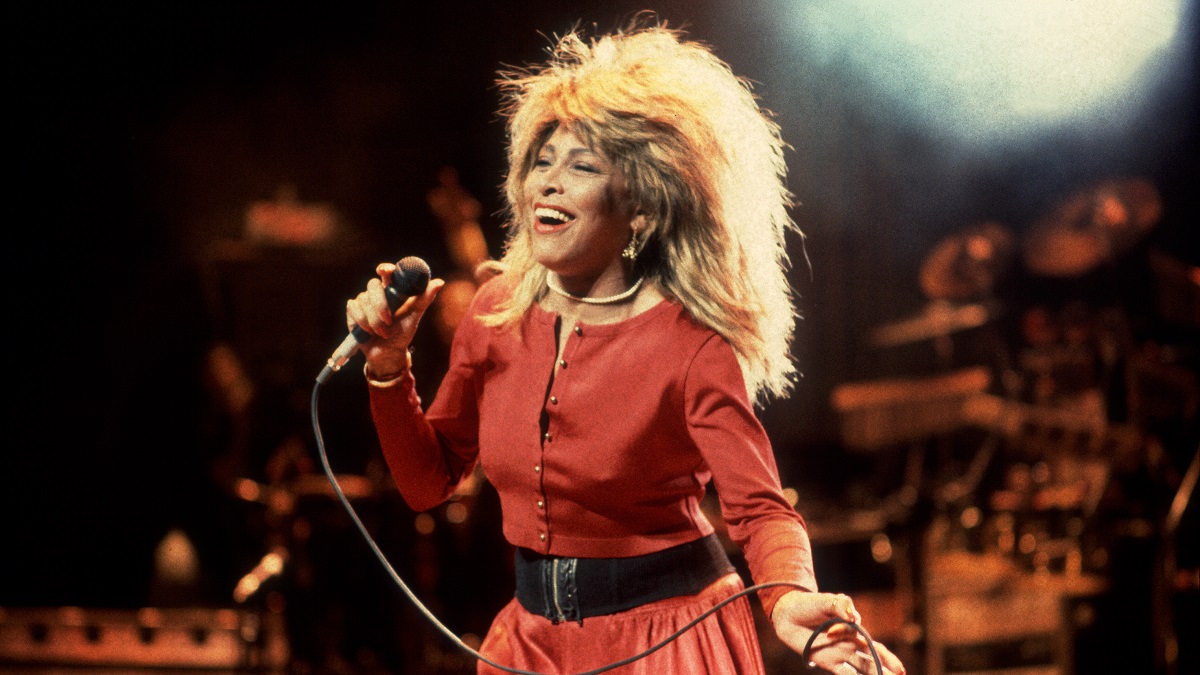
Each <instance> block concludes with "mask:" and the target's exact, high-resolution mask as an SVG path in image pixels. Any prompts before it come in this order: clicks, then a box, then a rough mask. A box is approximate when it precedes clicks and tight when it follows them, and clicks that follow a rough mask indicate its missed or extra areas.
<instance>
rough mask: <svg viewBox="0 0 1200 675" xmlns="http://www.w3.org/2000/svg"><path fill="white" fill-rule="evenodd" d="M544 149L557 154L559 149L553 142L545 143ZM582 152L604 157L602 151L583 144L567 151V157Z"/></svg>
mask: <svg viewBox="0 0 1200 675" xmlns="http://www.w3.org/2000/svg"><path fill="white" fill-rule="evenodd" d="M542 151H543V152H550V153H554V154H557V152H558V149H557V148H555V147H554V145H553V144H551V143H546V144H545V145H543V146H542ZM582 154H588V155H592V156H595V157H598V158H602V155H600V153H598V152H596V151H595V150H592V149H591V148H586V147H583V146H579V147H575V148H571V149H570V150H568V151H567V157H574V156H576V155H582Z"/></svg>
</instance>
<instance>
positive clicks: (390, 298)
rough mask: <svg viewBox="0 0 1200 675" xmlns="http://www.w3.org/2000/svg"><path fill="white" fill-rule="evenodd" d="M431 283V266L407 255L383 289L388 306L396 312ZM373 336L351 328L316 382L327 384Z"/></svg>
mask: <svg viewBox="0 0 1200 675" xmlns="http://www.w3.org/2000/svg"><path fill="white" fill-rule="evenodd" d="M428 284H429V265H428V264H427V263H426V262H425V261H424V260H421V259H420V258H418V257H416V256H408V257H407V258H403V259H401V260H400V262H398V263H396V271H394V272H392V282H391V283H390V284H388V285H387V288H385V289H383V293H384V295H386V296H387V303H388V307H389V308H390V309H391V310H392V311H393V312H395V311H396V310H397V309H399V308H400V305H403V304H404V301H405V300H407V299H408V298H410V297H412V296H414V295H420V294H421V293H424V292H425V286H426V285H428ZM370 339H371V334H370V333H368V332H367V331H365V330H363V329H362V328H361V327H359V326H355V327H354V328H352V329H351V330H350V334H349V335H347V336H346V339H345V340H342V344H341V345H339V346H338V348H337V349H336V350H334V352H333V355H332V356H330V357H329V360H328V361H326V362H325V368H324V369H323V370H322V371H321V374H320V375H318V376H317V382H318V383H320V384H324V383H325V380H327V379H329V376H330V375H331V374H333V373H336V372H337V371H339V370H341V368H342V366H344V365H345V364H346V362H347V361H349V360H350V357H352V356H354V354H355V353H356V352H357V351H358V348H359V347H360V346H361V345H362V344H363V343H365V342H366V341H367V340H370Z"/></svg>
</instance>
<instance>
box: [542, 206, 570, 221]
mask: <svg viewBox="0 0 1200 675" xmlns="http://www.w3.org/2000/svg"><path fill="white" fill-rule="evenodd" d="M534 215H536V216H537V218H538V220H542V221H546V220H554V221H557V222H560V223H566V222H570V221H572V220H575V216H572V215H571V214H569V213H563V212H562V211H559V210H558V209H552V208H549V207H545V206H539V207H538V208H537V209H535V210H534Z"/></svg>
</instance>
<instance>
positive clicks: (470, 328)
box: [370, 277, 817, 674]
mask: <svg viewBox="0 0 1200 675" xmlns="http://www.w3.org/2000/svg"><path fill="white" fill-rule="evenodd" d="M505 292H506V289H505V286H504V278H503V277H499V278H497V279H495V280H493V281H491V282H489V283H488V284H486V285H485V286H484V287H483V288H482V289H480V291H479V293H478V294H477V295H476V297H475V300H474V302H473V304H472V307H471V310H470V311H469V312H468V314H467V318H466V319H464V320H463V322H462V323H461V324H460V326H459V329H458V333H457V334H456V336H455V339H454V344H453V346H452V348H451V356H450V367H449V370H448V371H447V373H446V375H445V377H444V379H443V381H442V383H441V385H440V387H439V389H438V393H437V395H436V397H435V398H434V401H433V403H432V404H431V405H430V406H429V409H428V411H423V410H422V408H421V402H420V400H419V398H418V397H417V395H416V393H415V389H414V382H413V380H412V377H411V376H410V375H405V376H404V377H402V378H400V379H398V380H395V381H393V382H389V383H387V384H385V385H380V384H377V383H373V384H372V386H371V388H370V389H371V393H370V397H371V409H372V415H373V418H374V421H375V425H376V429H377V431H378V433H379V439H380V444H381V447H382V448H383V452H384V457H385V459H386V460H387V463H388V466H389V468H390V469H391V472H392V475H393V478H394V479H395V481H396V484H397V487H398V488H399V490H400V492H401V494H402V495H403V496H404V499H405V500H406V501H407V502H408V504H409V506H410V507H412V508H413V509H414V510H417V511H423V510H427V509H430V508H432V507H434V506H436V505H438V504H440V503H441V502H442V501H444V500H445V499H447V498H448V497H449V496H450V495H451V493H452V492H453V491H454V488H455V487H456V485H457V484H458V482H459V481H460V480H461V479H462V477H463V476H465V475H467V474H468V472H470V470H471V469H472V468H473V466H474V463H475V462H476V461H480V462H482V465H483V469H484V472H485V473H486V475H487V477H488V479H489V481H491V483H492V484H493V485H494V486H495V488H496V490H497V492H498V494H499V496H500V501H501V506H502V510H503V523H504V534H505V537H506V538H507V539H508V541H510V542H511V543H512V544H514V545H516V546H521V547H525V548H528V549H532V550H534V551H537V552H538V553H542V554H546V555H553V556H570V557H579V558H589V557H608V558H611V557H617V558H619V557H631V556H638V555H644V554H648V553H654V552H657V551H661V550H664V549H666V548H669V547H672V546H676V545H679V544H683V543H686V542H690V541H694V540H696V539H699V538H700V537H703V536H706V535H708V534H710V533H712V532H713V527H712V524H711V523H709V522H708V520H707V518H706V517H705V516H704V514H703V513H702V512H701V509H700V500H701V498H702V497H703V495H704V490H705V486H706V485H707V484H708V482H709V480H710V479H711V480H712V482H713V484H714V486H715V488H716V491H717V495H718V497H719V501H720V504H721V510H722V515H723V517H724V519H725V521H726V523H727V525H728V527H729V535H730V537H731V538H732V539H733V541H734V542H735V543H737V544H738V545H739V546H741V548H742V550H743V552H744V554H745V556H746V560H747V562H748V564H749V567H750V572H751V575H752V576H753V578H754V580H755V582H756V583H763V582H767V581H786V582H791V583H793V584H795V585H796V586H798V587H800V588H804V589H806V590H811V591H815V590H816V589H817V586H816V580H815V578H814V576H813V572H812V556H811V548H810V546H809V541H808V535H807V532H806V530H805V527H804V522H803V520H802V519H801V518H800V516H799V515H798V514H797V513H796V512H795V510H794V509H793V508H792V507H791V506H790V505H789V504H788V502H787V501H786V499H785V498H784V497H783V495H782V490H781V489H780V485H779V475H778V471H777V469H776V465H775V460H774V456H773V454H772V451H771V445H770V442H769V440H768V439H767V436H766V433H765V431H764V430H763V428H762V425H761V424H760V423H759V421H758V419H757V418H756V417H755V415H754V412H753V408H752V407H751V405H750V403H749V401H748V398H747V394H746V390H745V385H744V383H743V380H742V374H741V369H740V367H739V365H738V362H737V358H736V356H735V355H734V352H733V349H732V347H730V346H729V344H728V343H727V342H726V341H725V340H724V339H722V338H721V337H720V336H719V335H717V334H716V333H714V332H713V331H712V330H710V329H708V328H706V327H704V326H702V325H700V324H699V323H698V322H696V321H695V320H694V319H692V318H691V316H690V314H689V313H688V312H687V311H686V310H685V309H684V308H683V307H682V306H681V305H680V304H678V303H677V302H674V301H671V300H664V301H663V302H661V303H659V304H658V305H656V306H655V307H653V308H651V309H649V310H647V311H645V312H642V313H641V314H638V315H637V316H635V317H633V318H631V319H628V320H625V321H622V322H619V323H614V324H602V325H590V324H578V325H575V326H568V327H564V328H565V329H566V330H567V332H566V336H567V337H566V339H567V342H566V345H565V348H564V351H563V355H562V360H561V362H560V363H558V364H557V365H558V372H557V374H555V373H554V371H555V365H556V364H555V359H556V358H558V356H557V322H558V321H559V317H558V315H556V314H553V313H551V312H548V311H546V310H543V309H541V308H540V307H536V306H535V307H534V308H532V309H531V310H530V311H529V312H528V313H527V315H526V317H525V319H524V321H523V322H522V324H521V326H520V330H519V331H514V330H511V329H508V330H506V329H500V328H488V327H486V326H484V325H483V324H482V323H481V322H480V321H479V320H478V319H477V318H476V317H477V316H478V315H479V314H481V313H484V312H486V311H488V310H490V309H491V308H492V307H493V306H494V305H495V303H497V302H499V301H500V300H501V299H502V298H503V294H504V293H505ZM552 376H553V377H552ZM787 591H788V589H787V588H774V589H769V590H766V591H763V592H762V593H760V598H761V600H762V602H763V605H764V608H765V609H766V611H767V612H768V614H769V613H770V611H771V609H772V608H773V607H774V603H775V601H776V600H778V598H779V597H780V596H782V595H783V594H784V593H786V592H787ZM731 592H732V591H731V590H730V587H729V586H727V585H721V584H719V583H718V584H716V585H714V587H710V588H709V589H708V591H706V592H704V593H701V594H700V595H698V596H692V597H687V598H673V599H669V600H664V601H659V602H656V603H651V604H649V605H644V606H642V607H639V608H636V609H633V610H630V611H628V612H623V613H621V614H616V615H612V616H610V617H591V618H588V619H585V621H584V626H583V627H582V628H580V627H579V626H577V625H575V624H570V625H571V626H574V628H564V626H567V625H568V624H558V625H553V624H551V623H550V621H548V620H547V619H545V618H542V617H540V616H536V615H532V614H529V613H528V612H525V610H524V609H523V608H521V607H520V606H519V605H516V603H512V604H510V605H509V606H508V607H507V608H505V610H504V611H502V612H501V614H500V615H499V616H498V617H497V619H496V622H495V623H494V624H493V626H492V629H491V631H490V632H489V635H488V637H487V639H486V640H485V644H484V646H485V653H489V652H490V650H493V649H494V650H497V651H496V653H497V654H507V655H512V657H513V658H518V659H527V658H529V659H534V660H535V661H538V662H540V663H543V664H558V666H557V667H555V668H551V669H550V670H549V671H548V672H575V671H576V669H575V668H573V667H566V662H565V661H562V660H560V659H561V658H566V653H567V652H571V653H572V654H575V656H571V657H569V658H570V659H572V661H571V662H572V663H574V662H575V661H574V660H573V659H584V658H586V659H590V658H591V657H590V656H586V655H585V654H584V653H583V652H587V651H589V650H590V651H594V652H597V654H598V657H597V658H599V659H600V661H599V662H597V663H596V666H599V665H603V664H604V663H607V662H609V661H612V660H616V659H618V658H621V657H624V656H627V655H629V654H632V653H634V652H636V651H639V650H636V649H629V650H626V649H624V648H623V647H625V646H630V645H626V644H625V643H626V642H627V641H628V640H630V639H631V638H632V637H633V636H635V635H636V637H637V640H634V641H635V642H638V643H639V644H640V643H641V642H645V645H646V646H649V645H651V644H653V643H654V642H655V640H652V639H650V638H651V637H652V636H657V635H660V634H661V635H662V636H665V635H668V634H670V633H671V632H673V630H674V628H670V629H668V625H673V622H675V621H679V620H681V619H682V617H684V616H689V615H690V616H694V615H695V614H698V613H699V612H700V611H702V609H698V608H701V607H702V606H707V605H711V604H713V602H715V601H718V600H719V599H721V598H723V597H726V596H727V595H729V594H730V593H731ZM717 596H719V597H717ZM714 597H715V598H716V600H714V599H713V598H714ZM706 603H707V605H706ZM740 603H741V604H742V605H743V606H742V607H740V608H739V607H738V605H739V603H736V602H735V603H734V605H733V606H731V607H728V608H726V609H723V610H722V611H721V612H719V613H718V615H717V617H716V621H715V622H714V619H709V620H706V621H705V622H704V623H703V624H702V626H704V625H706V624H709V623H715V624H716V625H715V626H714V627H712V628H711V629H705V630H707V631H709V633H705V632H704V631H701V633H699V634H697V635H696V636H694V637H692V638H686V637H685V638H683V639H681V640H679V641H676V643H673V644H672V646H671V647H670V648H668V649H665V650H662V652H669V653H662V652H660V653H659V656H658V660H659V661H662V660H664V659H666V660H667V661H663V662H664V663H688V664H692V665H695V664H696V663H700V664H703V663H706V662H707V661H706V659H708V657H709V656H712V658H714V659H716V661H714V664H721V663H725V662H724V661H723V659H724V658H726V657H717V656H716V654H717V652H721V651H727V652H729V654H733V655H741V654H743V652H746V651H748V650H749V651H753V652H754V655H753V660H752V662H753V663H759V662H760V660H761V657H759V656H758V653H757V652H758V646H757V641H756V638H755V632H754V626H753V623H752V622H751V621H750V620H749V616H750V614H749V607H748V605H746V604H745V601H744V600H743V601H740ZM660 610H662V611H660ZM741 613H744V615H745V616H744V617H740V616H738V615H739V614H741ZM627 615H628V616H627ZM654 616H659V617H660V619H659V620H658V621H657V622H656V621H653V620H651V619H652V617H654ZM633 617H642V619H644V620H646V621H650V623H651V624H654V625H653V627H648V626H646V627H642V628H638V629H637V630H632V629H631V628H629V627H628V626H627V624H629V622H630V621H631V620H632V619H633ZM537 622H541V623H542V624H545V626H552V625H553V629H546V630H544V631H532V632H531V626H534V625H539V624H537ZM683 622H686V619H683ZM589 624H590V625H589ZM635 625H641V624H636V622H635ZM604 626H608V628H604ZM623 627H624V628H623ZM699 629H700V627H698V629H697V630H699ZM711 631H716V633H713V634H710V633H711ZM691 632H695V631H691ZM703 635H708V637H703ZM713 635H720V636H723V637H721V639H719V640H718V639H716V638H715V637H713ZM522 636H525V637H522ZM551 636H553V637H551ZM525 638H528V639H529V642H528V643H525V642H522V640H524V639H525ZM537 640H550V642H549V643H546V644H543V643H541V642H537ZM574 640H580V643H579V644H581V645H583V646H585V647H587V648H586V649H573V648H571V647H570V645H571V644H574V642H573V641H574ZM618 642H619V643H620V644H618ZM518 643H519V644H524V645H525V649H515V648H513V647H512V645H513V644H518ZM718 643H723V644H725V645H726V648H722V649H716V648H715V646H714V645H716V644H718ZM547 644H549V645H557V647H556V648H555V647H553V646H547ZM597 646H603V647H604V648H603V649H602V650H598V649H596V647H597ZM618 647H622V648H618ZM530 650H532V651H530ZM600 652H603V653H600ZM533 654H536V655H537V657H536V658H534V657H533V656H531V655H533ZM688 655H691V656H688ZM693 657H694V658H693ZM654 658H655V657H651V659H648V660H643V661H642V662H640V663H641V664H653V663H656V661H654V660H652V659H654ZM729 658H735V657H733V656H731V657H729ZM672 659H674V660H672ZM679 659H682V660H679ZM696 659H699V661H696ZM736 659H737V660H736V662H737V663H739V664H741V663H745V662H744V661H742V660H741V657H740V656H737V657H736ZM501 660H503V659H501ZM587 662H588V663H592V661H587ZM514 665H515V664H514ZM596 666H592V667H596ZM544 667H545V668H550V666H549V665H545V666H544ZM642 668H647V666H646V665H642V666H636V667H635V668H632V669H629V668H627V669H624V670H623V671H620V672H657V673H660V674H661V673H674V672H705V671H704V670H703V669H702V670H684V671H679V670H675V669H674V668H666V669H665V670H664V669H663V668H660V667H657V666H656V667H655V668H654V670H650V669H648V668H647V669H646V670H642ZM757 668H758V669H761V665H758V666H757ZM526 669H529V670H537V668H526ZM560 669H561V670H560ZM584 669H587V668H584ZM481 672H486V671H485V670H481ZM711 672H756V671H755V670H754V669H753V667H751V666H748V665H743V666H738V667H737V668H736V669H734V670H733V671H729V670H727V669H725V668H724V666H719V665H714V666H713V669H711Z"/></svg>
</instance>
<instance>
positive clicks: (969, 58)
mask: <svg viewBox="0 0 1200 675" xmlns="http://www.w3.org/2000/svg"><path fill="white" fill-rule="evenodd" d="M1181 2H1182V0H973V1H972V2H963V1H962V0H896V1H893V2H878V1H877V0H816V1H813V2H805V3H790V2H786V3H781V5H780V10H781V12H783V13H784V14H786V15H789V16H790V17H791V20H792V22H793V26H794V28H795V32H796V37H795V38H794V39H795V40H796V43H795V48H796V49H797V50H798V56H800V57H801V58H802V59H803V60H804V61H807V62H808V63H809V64H811V63H813V62H816V63H818V64H822V65H824V66H829V67H848V68H849V69H850V70H851V71H852V73H853V75H854V76H855V78H856V80H862V79H865V80H867V81H868V82H869V83H870V84H871V85H872V86H873V89H874V90H876V92H877V93H881V94H883V95H884V96H886V97H887V98H889V99H891V101H889V105H892V104H894V105H896V106H898V107H899V108H900V109H902V110H908V111H909V112H910V113H918V114H922V115H925V116H927V117H930V118H931V119H932V120H935V121H936V123H938V124H942V125H946V126H948V127H952V128H953V129H955V130H957V131H959V132H960V133H962V134H964V135H967V136H974V137H987V136H992V135H995V134H996V133H998V132H1003V131H1006V130H1011V129H1013V128H1014V127H1019V128H1024V127H1026V126H1028V125H1031V124H1047V123H1055V122H1064V121H1070V120H1073V119H1075V118H1078V117H1089V116H1091V117H1095V116H1104V115H1111V114H1114V113H1119V111H1120V108H1121V106H1122V105H1124V104H1125V103H1127V102H1128V101H1129V99H1130V98H1131V97H1132V98H1136V96H1137V87H1136V85H1137V84H1138V83H1139V82H1140V81H1142V80H1143V79H1145V78H1146V77H1148V76H1150V75H1152V74H1153V73H1149V72H1147V68H1146V66H1147V64H1148V63H1150V62H1152V61H1153V60H1154V59H1155V58H1156V57H1157V56H1159V55H1161V54H1163V53H1164V51H1165V50H1166V49H1167V47H1168V46H1169V45H1171V43H1172V41H1173V40H1174V38H1175V35H1176V33H1177V32H1178V29H1179V24H1180V21H1181V14H1182V11H1183V8H1182V6H1181ZM785 7H786V8H787V9H784V8H785Z"/></svg>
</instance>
